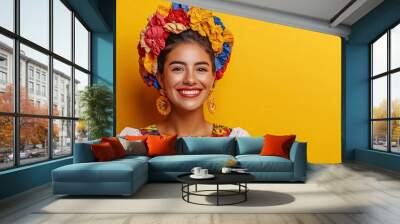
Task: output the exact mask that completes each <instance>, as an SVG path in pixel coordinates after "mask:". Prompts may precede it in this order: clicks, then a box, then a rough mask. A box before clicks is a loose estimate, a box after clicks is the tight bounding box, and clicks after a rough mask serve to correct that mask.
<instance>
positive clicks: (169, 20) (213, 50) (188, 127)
mask: <svg viewBox="0 0 400 224" xmlns="http://www.w3.org/2000/svg"><path fill="white" fill-rule="evenodd" d="M140 36H141V38H140V42H139V44H138V51H139V65H140V66H139V68H140V74H141V75H142V77H143V79H144V81H145V83H146V84H147V85H148V86H153V87H154V88H156V89H157V90H158V91H159V94H160V96H159V98H158V99H157V101H156V106H157V109H158V111H159V113H160V114H162V115H164V119H163V120H161V121H159V122H156V123H155V124H151V125H149V126H147V127H146V128H141V129H135V128H130V127H126V128H124V129H123V130H122V132H121V133H120V136H124V135H177V136H213V137H221V136H248V135H249V134H248V133H247V131H245V130H243V129H241V128H229V127H226V126H224V125H220V124H213V123H210V122H208V121H206V119H205V117H204V112H203V106H204V104H205V103H206V102H207V107H208V110H209V111H210V113H213V112H214V111H215V109H216V106H215V102H214V100H213V97H212V91H213V89H214V88H215V83H216V80H218V79H221V78H222V77H223V73H224V71H225V69H226V66H227V64H228V62H229V57H230V53H231V48H232V45H233V36H232V34H231V33H230V31H229V30H228V29H226V28H225V26H224V25H223V24H222V22H221V20H220V19H219V18H218V17H216V16H213V15H212V13H211V12H210V11H208V10H205V9H200V8H197V7H190V8H189V7H188V6H186V5H183V4H176V3H172V4H171V6H170V7H169V8H168V7H163V6H160V7H159V8H158V9H157V12H156V13H155V14H154V15H153V16H152V17H150V18H149V21H148V24H147V26H146V28H145V30H144V31H143V32H142V33H141V35H140Z"/></svg>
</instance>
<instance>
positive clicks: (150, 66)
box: [143, 53, 157, 74]
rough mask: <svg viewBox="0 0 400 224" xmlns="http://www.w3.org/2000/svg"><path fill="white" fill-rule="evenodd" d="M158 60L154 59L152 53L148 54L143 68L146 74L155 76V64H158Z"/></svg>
mask: <svg viewBox="0 0 400 224" xmlns="http://www.w3.org/2000/svg"><path fill="white" fill-rule="evenodd" d="M156 60H157V59H156V58H154V57H153V56H152V55H151V54H150V53H146V55H145V56H144V58H143V66H144V68H145V69H146V72H147V73H149V74H154V73H153V72H154V64H157V63H156Z"/></svg>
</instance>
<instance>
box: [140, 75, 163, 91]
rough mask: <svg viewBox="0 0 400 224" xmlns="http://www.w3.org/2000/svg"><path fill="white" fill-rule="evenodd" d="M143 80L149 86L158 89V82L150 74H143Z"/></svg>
mask: <svg viewBox="0 0 400 224" xmlns="http://www.w3.org/2000/svg"><path fill="white" fill-rule="evenodd" d="M144 80H145V81H146V83H147V85H149V86H151V85H153V87H154V88H156V89H160V84H159V83H158V81H157V79H156V78H155V77H154V76H152V75H150V76H144Z"/></svg>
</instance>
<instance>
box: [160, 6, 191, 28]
mask: <svg viewBox="0 0 400 224" xmlns="http://www.w3.org/2000/svg"><path fill="white" fill-rule="evenodd" d="M165 22H166V23H173V22H175V23H181V24H183V25H185V26H188V25H189V17H188V16H187V14H186V13H185V11H184V10H183V9H182V8H179V9H177V10H173V9H170V10H169V13H168V16H167V17H166V18H165Z"/></svg>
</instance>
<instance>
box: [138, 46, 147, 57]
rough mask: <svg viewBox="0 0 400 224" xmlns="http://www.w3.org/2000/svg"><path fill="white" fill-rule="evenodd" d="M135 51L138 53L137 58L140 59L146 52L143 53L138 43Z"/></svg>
mask: <svg viewBox="0 0 400 224" xmlns="http://www.w3.org/2000/svg"><path fill="white" fill-rule="evenodd" d="M137 50H138V52H139V56H140V57H144V55H145V53H146V51H145V50H144V49H143V48H142V47H140V42H139V43H138V45H137Z"/></svg>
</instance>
